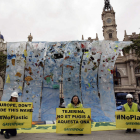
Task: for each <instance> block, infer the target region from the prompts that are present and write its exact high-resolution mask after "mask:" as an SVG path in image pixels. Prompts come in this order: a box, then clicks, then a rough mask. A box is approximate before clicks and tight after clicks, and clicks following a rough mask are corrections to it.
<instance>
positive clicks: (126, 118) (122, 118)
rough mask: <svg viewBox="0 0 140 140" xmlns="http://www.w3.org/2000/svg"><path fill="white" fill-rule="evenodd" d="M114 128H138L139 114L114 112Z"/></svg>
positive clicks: (139, 126) (139, 124)
mask: <svg viewBox="0 0 140 140" xmlns="http://www.w3.org/2000/svg"><path fill="white" fill-rule="evenodd" d="M115 116H116V128H136V129H139V128H140V112H115Z"/></svg>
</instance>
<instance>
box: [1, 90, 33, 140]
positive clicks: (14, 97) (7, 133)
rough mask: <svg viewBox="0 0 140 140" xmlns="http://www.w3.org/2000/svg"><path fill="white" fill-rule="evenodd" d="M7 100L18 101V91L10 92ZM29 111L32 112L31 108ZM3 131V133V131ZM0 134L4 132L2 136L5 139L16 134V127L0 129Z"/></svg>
mask: <svg viewBox="0 0 140 140" xmlns="http://www.w3.org/2000/svg"><path fill="white" fill-rule="evenodd" d="M9 102H18V93H17V92H13V93H12V94H11V97H10V99H9ZM31 112H33V108H32V109H31ZM4 131H5V133H3V132H4ZM0 133H1V135H3V134H4V137H5V138H6V139H9V138H10V135H11V136H16V135H17V130H16V129H1V132H0Z"/></svg>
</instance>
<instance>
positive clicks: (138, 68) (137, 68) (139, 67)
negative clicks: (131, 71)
mask: <svg viewBox="0 0 140 140" xmlns="http://www.w3.org/2000/svg"><path fill="white" fill-rule="evenodd" d="M138 73H140V66H138V67H136V68H135V74H138Z"/></svg>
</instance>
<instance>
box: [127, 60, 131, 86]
mask: <svg viewBox="0 0 140 140" xmlns="http://www.w3.org/2000/svg"><path fill="white" fill-rule="evenodd" d="M127 74H128V81H129V85H131V72H130V65H129V62H127Z"/></svg>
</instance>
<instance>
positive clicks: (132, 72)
mask: <svg viewBox="0 0 140 140" xmlns="http://www.w3.org/2000/svg"><path fill="white" fill-rule="evenodd" d="M130 68H131V79H132V85H136V78H135V74H134V64H133V61H131V62H130Z"/></svg>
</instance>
